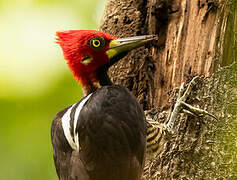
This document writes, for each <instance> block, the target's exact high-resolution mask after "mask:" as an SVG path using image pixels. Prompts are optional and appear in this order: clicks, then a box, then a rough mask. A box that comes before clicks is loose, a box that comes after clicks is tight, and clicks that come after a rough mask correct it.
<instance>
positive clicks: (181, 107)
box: [165, 76, 217, 132]
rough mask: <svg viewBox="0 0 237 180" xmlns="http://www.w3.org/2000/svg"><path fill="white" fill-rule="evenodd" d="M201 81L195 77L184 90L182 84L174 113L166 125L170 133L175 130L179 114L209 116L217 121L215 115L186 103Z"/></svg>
mask: <svg viewBox="0 0 237 180" xmlns="http://www.w3.org/2000/svg"><path fill="white" fill-rule="evenodd" d="M198 79H199V76H195V77H194V78H193V79H192V81H191V82H190V83H189V84H188V87H187V89H186V90H185V89H184V83H182V84H181V86H180V89H179V93H178V98H177V101H176V103H175V105H174V109H173V111H172V112H171V113H170V115H169V117H168V122H167V123H166V125H165V127H166V128H167V130H169V131H171V132H172V131H173V129H174V123H175V120H176V119H177V116H178V113H180V112H184V113H187V114H191V115H194V116H200V114H201V115H208V116H211V117H213V118H215V119H217V118H216V117H215V116H214V115H213V114H211V113H209V112H207V111H206V110H203V109H199V108H197V107H194V106H191V105H190V104H187V103H186V102H185V101H186V100H187V98H188V97H189V95H190V93H191V91H192V89H193V87H194V86H195V85H196V84H197V80H198Z"/></svg>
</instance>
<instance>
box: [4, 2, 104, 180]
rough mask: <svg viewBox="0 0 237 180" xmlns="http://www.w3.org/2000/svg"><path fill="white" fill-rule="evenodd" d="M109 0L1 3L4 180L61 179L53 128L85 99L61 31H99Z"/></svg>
mask: <svg viewBox="0 0 237 180" xmlns="http://www.w3.org/2000/svg"><path fill="white" fill-rule="evenodd" d="M105 4H106V0H11V1H9V0H0V22H1V23H0V118H1V120H0V122H1V124H0V162H1V163H0V180H56V179H57V176H56V171H55V168H54V164H53V159H52V147H51V142H50V126H51V122H52V119H53V117H54V115H55V114H56V113H57V112H58V111H60V110H61V109H63V108H64V107H66V106H68V105H70V104H73V103H75V102H77V101H78V100H80V97H81V88H80V86H79V85H78V83H77V82H76V81H75V80H74V79H73V77H72V75H71V72H70V71H69V70H68V68H67V66H66V63H65V60H63V56H62V52H61V50H60V48H59V46H58V45H57V44H55V43H54V41H55V32H56V31H58V30H68V29H98V27H99V24H100V20H101V18H102V15H103V10H104V7H105Z"/></svg>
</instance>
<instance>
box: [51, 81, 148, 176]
mask: <svg viewBox="0 0 237 180" xmlns="http://www.w3.org/2000/svg"><path fill="white" fill-rule="evenodd" d="M51 132H52V134H51V135H52V143H53V153H54V161H55V165H56V169H57V173H58V175H59V178H60V180H138V179H140V176H141V172H142V169H143V164H144V159H145V158H144V156H145V152H146V127H145V116H144V112H143V110H142V109H141V107H140V105H139V104H138V103H137V101H136V98H135V97H134V96H133V95H132V94H131V93H130V92H129V91H128V90H127V89H126V88H124V87H121V86H118V85H112V86H103V87H101V88H99V89H97V90H96V91H95V92H94V93H92V94H89V95H87V96H86V97H85V98H83V99H82V100H81V101H80V102H79V103H76V104H74V105H72V106H70V107H67V108H66V109H64V110H62V111H61V112H59V113H58V114H57V115H56V117H55V119H54V120H53V123H52V131H51Z"/></svg>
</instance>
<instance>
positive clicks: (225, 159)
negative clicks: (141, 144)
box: [101, 0, 237, 179]
mask: <svg viewBox="0 0 237 180" xmlns="http://www.w3.org/2000/svg"><path fill="white" fill-rule="evenodd" d="M236 9H237V2H236V1H234V0H232V1H231V0H225V1H223V0H212V1H210V0H192V1H191V0H146V1H142V0H109V1H108V4H107V7H106V11H105V16H104V20H103V24H102V26H101V29H102V30H104V31H106V32H109V33H112V34H115V35H117V36H118V37H128V36H134V35H141V34H158V35H159V40H158V41H157V42H154V43H153V44H152V45H147V46H146V47H142V48H140V49H137V50H134V51H133V52H131V53H130V55H129V56H127V57H125V58H124V60H122V61H120V62H119V63H118V64H116V65H115V66H114V67H112V68H111V70H110V77H111V79H112V81H113V82H115V83H117V84H122V85H124V86H126V87H128V88H129V89H130V90H131V91H132V92H133V93H134V95H135V96H136V97H137V99H138V101H139V102H140V103H141V104H142V106H143V108H144V110H151V109H153V110H152V111H150V112H151V113H153V115H155V116H157V117H158V118H157V121H159V122H164V121H165V120H164V119H165V115H166V114H167V113H166V112H167V111H169V110H170V109H171V108H172V105H173V102H174V101H175V97H176V96H175V95H176V92H177V88H178V87H179V86H180V84H181V82H188V81H189V80H190V79H191V78H192V77H193V76H195V75H199V76H202V77H203V78H202V79H201V80H200V82H199V84H198V85H197V87H196V89H195V90H194V91H193V95H192V96H191V98H190V99H189V103H190V104H192V105H194V106H199V107H201V108H204V109H206V110H208V111H209V112H211V113H213V114H215V115H216V116H217V117H218V120H214V119H212V118H209V117H198V118H197V117H191V116H189V117H187V115H181V116H180V119H179V120H178V122H177V125H176V127H177V130H178V131H177V133H176V134H175V135H173V137H171V139H170V140H168V141H167V143H166V145H165V147H164V151H163V152H162V153H161V154H160V155H159V156H157V157H156V158H154V159H149V161H147V167H148V169H147V170H146V172H145V178H146V179H235V178H236V179H237V163H236V162H237V139H236V137H237V122H236V119H237V113H236V112H237V93H236V92H237V65H236V57H237V45H236V44H237V38H236V36H237V34H236V32H237V12H236ZM224 66H225V67H224Z"/></svg>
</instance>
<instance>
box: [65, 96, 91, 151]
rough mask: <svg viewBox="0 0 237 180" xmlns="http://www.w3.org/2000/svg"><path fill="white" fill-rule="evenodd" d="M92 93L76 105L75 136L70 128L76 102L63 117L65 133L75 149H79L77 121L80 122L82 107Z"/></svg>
mask: <svg viewBox="0 0 237 180" xmlns="http://www.w3.org/2000/svg"><path fill="white" fill-rule="evenodd" d="M91 95H92V94H89V95H88V96H86V97H85V98H84V99H83V100H82V101H81V102H80V104H79V105H78V106H77V107H76V111H75V115H74V122H73V125H74V129H73V137H72V135H71V132H70V129H71V126H70V120H71V117H70V115H71V112H72V109H73V107H74V106H75V105H76V104H73V105H72V106H71V107H70V108H69V109H68V110H67V112H66V113H65V114H64V115H63V117H62V127H63V132H64V135H65V137H66V139H67V141H68V143H69V144H70V146H71V147H72V149H74V150H78V149H79V140H78V133H77V132H76V127H77V122H78V119H79V114H80V112H81V109H82V108H83V106H84V104H85V103H86V102H87V100H88V99H89V98H90V96H91ZM73 138H74V141H75V142H74V141H73Z"/></svg>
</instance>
